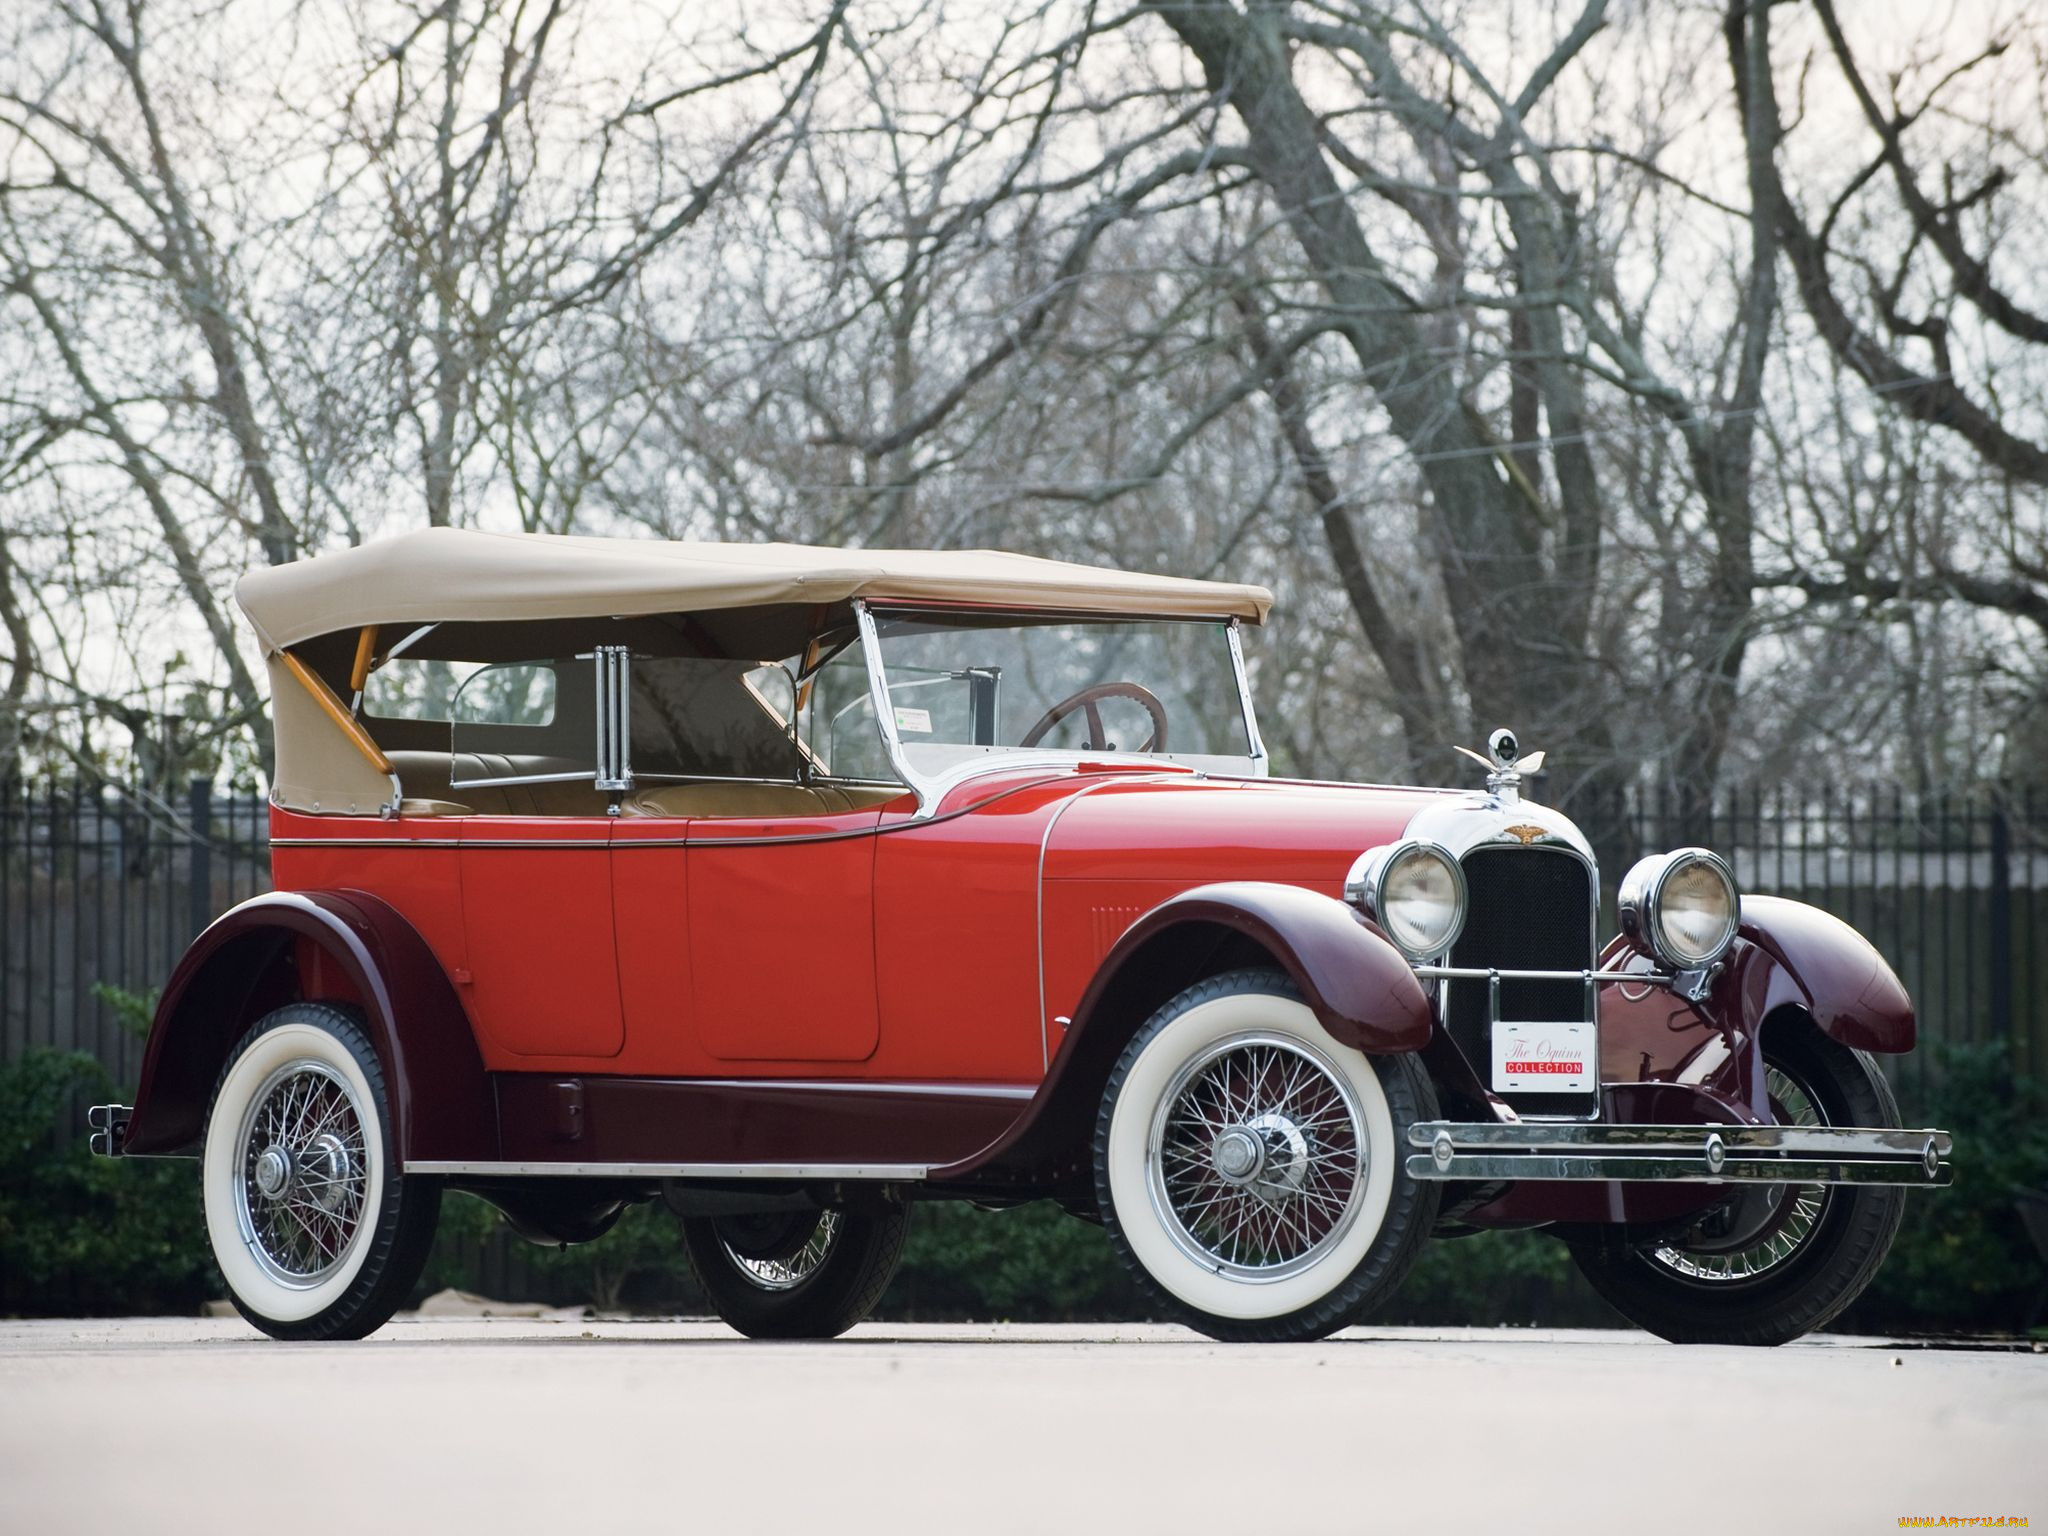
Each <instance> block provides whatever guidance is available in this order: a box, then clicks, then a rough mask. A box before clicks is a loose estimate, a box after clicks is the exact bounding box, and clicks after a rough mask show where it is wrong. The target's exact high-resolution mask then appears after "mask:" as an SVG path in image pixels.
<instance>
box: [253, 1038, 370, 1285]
mask: <svg viewBox="0 0 2048 1536" xmlns="http://www.w3.org/2000/svg"><path fill="white" fill-rule="evenodd" d="M238 1145H239V1146H240V1148H241V1155H240V1158H239V1159H238V1162H239V1166H240V1168H241V1170H242V1175H241V1177H240V1178H239V1179H238V1180H236V1189H235V1218H236V1222H237V1224H238V1225H239V1227H240V1228H241V1236H242V1242H243V1244H244V1246H246V1247H247V1248H248V1250H249V1253H250V1255H251V1257H253V1258H254V1259H255V1260H256V1262H257V1264H259V1265H260V1266H261V1267H262V1269H263V1270H264V1272H265V1273H266V1274H267V1275H269V1276H270V1278H271V1279H273V1280H275V1281H276V1282H277V1283H278V1284H280V1285H285V1286H289V1287H291V1288H292V1289H294V1290H310V1289H311V1288H312V1287H314V1286H316V1285H318V1284H320V1283H321V1282H322V1281H323V1280H325V1279H327V1277H328V1276H329V1275H331V1274H333V1273H334V1271H335V1270H336V1269H337V1268H339V1267H340V1265H341V1263H342V1261H343V1260H344V1259H345V1258H347V1256H348V1255H349V1253H350V1252H351V1250H352V1249H353V1248H354V1247H355V1244H356V1242H357V1241H358V1240H359V1239H360V1237H361V1235H362V1227H363V1216H364V1211H365V1206H366V1203H367V1201H368V1198H369V1183H370V1180H369V1161H368V1156H367V1152H366V1149H365V1144H364V1134H363V1115H362V1111H361V1107H360V1106H359V1105H358V1104H357V1103H356V1099H355V1093H354V1090H353V1089H351V1088H350V1086H349V1085H348V1083H347V1082H346V1081H345V1080H344V1079H343V1078H342V1077H341V1075H340V1074H339V1073H337V1072H336V1071H334V1069H333V1068H331V1067H329V1066H328V1065H327V1064H326V1063H324V1062H319V1061H312V1060H304V1061H294V1062H288V1063H286V1064H285V1065H284V1066H282V1067H280V1068H278V1069H277V1070H276V1071H275V1072H273V1073H271V1074H270V1076H269V1077H268V1078H266V1079H265V1080H264V1082H263V1084H262V1086H261V1087H259V1088H258V1089H257V1090H256V1092H255V1094H254V1095H253V1096H252V1097H251V1099H250V1101H249V1110H248V1113H247V1114H245V1115H244V1116H243V1117H242V1128H241V1137H240V1141H239V1143H238Z"/></svg>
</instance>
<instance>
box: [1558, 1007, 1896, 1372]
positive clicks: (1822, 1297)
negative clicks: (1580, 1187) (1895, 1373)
mask: <svg viewBox="0 0 2048 1536" xmlns="http://www.w3.org/2000/svg"><path fill="white" fill-rule="evenodd" d="M1764 1076H1765V1084H1766V1089H1767V1091H1768V1093H1769V1096H1770V1102H1771V1112H1772V1116H1773V1118H1774V1119H1775V1120H1776V1121H1777V1123H1778V1124H1780V1125H1862V1126H1876V1127H1890V1128H1896V1127H1897V1126H1898V1125H1899V1106H1898V1102H1897V1101H1896V1100H1895V1099H1894V1098H1893V1097H1892V1091H1891V1087H1890V1085H1889V1084H1887V1083H1886V1082H1885V1080H1884V1077H1883V1075H1882V1074H1881V1073H1880V1072H1879V1071H1878V1069H1877V1066H1876V1064H1875V1063H1874V1062H1872V1061H1871V1059H1870V1057H1869V1056H1868V1055H1867V1054H1865V1053H1864V1052H1862V1051H1854V1050H1850V1049H1849V1048H1848V1047H1847V1046H1844V1045H1839V1044H1837V1043H1836V1042H1834V1041H1833V1040H1830V1039H1828V1038H1827V1037H1826V1036H1825V1035H1823V1034H1821V1033H1820V1031H1819V1030H1817V1029H1815V1028H1814V1027H1813V1026H1812V1025H1811V1024H1809V1023H1806V1022H1805V1021H1804V1020H1800V1021H1796V1022H1795V1021H1784V1022H1782V1023H1780V1024H1779V1025H1777V1026H1776V1027H1775V1028H1774V1030H1773V1031H1771V1032H1767V1033H1766V1034H1765V1036H1764ZM1905 1203H1906V1192H1905V1191H1904V1190H1903V1189H1898V1188H1895V1187H1893V1186H1891V1185H1878V1184H1765V1185H1740V1186H1737V1187H1736V1189H1735V1191H1734V1192H1733V1193H1731V1194H1730V1195H1729V1196H1728V1198H1727V1199H1726V1200H1724V1201H1722V1202H1721V1203H1720V1204H1718V1205H1716V1206H1714V1207H1712V1208H1711V1209H1709V1210H1708V1211H1706V1212H1704V1213H1703V1214H1702V1215H1700V1216H1699V1217H1697V1218H1696V1219H1694V1221H1693V1222H1692V1223H1691V1225H1689V1226H1688V1227H1687V1228H1685V1229H1684V1230H1683V1231H1679V1232H1666V1233H1660V1234H1658V1235H1656V1236H1654V1237H1649V1238H1645V1237H1642V1236H1640V1235H1638V1234H1634V1233H1629V1232H1626V1231H1620V1230H1612V1229H1610V1230H1602V1229H1600V1228H1591V1229H1581V1231H1580V1233H1578V1234H1576V1235H1574V1236H1572V1237H1569V1238H1567V1241H1568V1242H1569V1243H1570V1244H1571V1249H1572V1258H1573V1260H1574V1261H1575V1262H1576V1263H1577V1264H1578V1266H1579V1270H1580V1272H1581V1273H1582V1274H1584V1275H1585V1277H1586V1279H1587V1281H1588V1282H1589V1283H1590V1284H1591V1285H1592V1287H1593V1289H1594V1290H1596V1291H1598V1292H1599V1293H1600V1295H1601V1296H1602V1297H1603V1298H1605V1300H1606V1301H1607V1302H1608V1304H1609V1305H1611V1306H1612V1307H1613V1308H1614V1309H1615V1310H1616V1311H1617V1312H1619V1313H1621V1314H1622V1316H1624V1317H1626V1318H1627V1319H1628V1320H1629V1321H1630V1322H1632V1323H1634V1324H1636V1325H1637V1326H1638V1327H1640V1328H1646V1329H1648V1330H1649V1331H1650V1332H1651V1333H1654V1334H1656V1335H1657V1336H1658V1337H1660V1338H1665V1339H1669V1340H1670V1341H1671V1342H1672V1343H1674V1344H1762V1345H1770V1344H1786V1343H1789V1342H1791V1341H1792V1340H1793V1339H1796V1338H1798V1337H1800V1335H1802V1334H1806V1333H1811V1332H1812V1331H1813V1330H1814V1329H1816V1328H1820V1327H1823V1326H1825V1325H1826V1324H1827V1323H1828V1322H1830V1321H1832V1320H1833V1319H1834V1318H1835V1317H1836V1316H1837V1315H1838V1314H1839V1313H1840V1312H1841V1311H1842V1309H1843V1308H1844V1307H1846V1306H1848V1305H1849V1303H1850V1302H1852V1301H1854V1300H1855V1299H1856V1298H1857V1297H1858V1296H1859V1295H1861V1294H1862V1292H1863V1288H1864V1287H1865V1286H1867V1285H1868V1284H1870V1281H1871V1278H1872V1277H1873V1276H1874V1275H1875V1274H1876V1273H1877V1269H1878V1266H1879V1265H1880V1264H1882V1263H1883V1262H1884V1258H1885V1255H1886V1254H1887V1253H1889V1252H1890V1251H1891V1245H1892V1239H1893V1237H1894V1236H1896V1235H1897V1233H1898V1230H1899V1217H1900V1216H1901V1214H1902V1213H1903V1212H1904V1210H1905Z"/></svg>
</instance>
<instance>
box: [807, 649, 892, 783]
mask: <svg viewBox="0 0 2048 1536" xmlns="http://www.w3.org/2000/svg"><path fill="white" fill-rule="evenodd" d="M911 723H912V724H913V725H914V724H915V723H916V720H915V717H914V716H913V717H912V720H911ZM802 728H803V739H804V744H805V745H806V746H807V747H809V749H810V752H811V755H812V757H813V758H814V759H815V760H816V761H817V762H818V764H819V765H820V768H821V771H823V772H825V773H827V774H830V775H831V776H832V777H833V778H835V779H867V780H873V781H878V782H882V783H888V784H893V783H895V782H897V775H896V770H895V768H894V766H893V765H891V763H890V762H889V753H888V749H887V748H886V747H884V746H883V744H882V732H881V727H880V725H879V723H878V722H877V721H876V719H875V704H874V697H873V695H872V693H871V692H870V691H869V688H868V668H867V662H866V661H865V659H864V658H863V657H862V655H861V650H860V647H859V646H858V645H854V646H849V647H847V649H845V650H843V651H841V652H840V653H839V654H838V655H837V656H835V657H833V658H832V659H831V660H830V661H828V662H826V663H825V665H824V666H822V667H820V668H819V669H818V670H817V671H816V672H815V673H813V674H812V675H811V679H810V689H809V694H808V697H807V698H806V701H805V704H804V710H803V719H802Z"/></svg>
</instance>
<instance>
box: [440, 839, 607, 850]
mask: <svg viewBox="0 0 2048 1536" xmlns="http://www.w3.org/2000/svg"><path fill="white" fill-rule="evenodd" d="M460 846H461V847H462V848H463V849H464V850H465V851H468V850H473V849H486V850H488V849H494V848H609V847H611V841H610V839H608V838H602V837H465V838H463V839H461V842H460Z"/></svg>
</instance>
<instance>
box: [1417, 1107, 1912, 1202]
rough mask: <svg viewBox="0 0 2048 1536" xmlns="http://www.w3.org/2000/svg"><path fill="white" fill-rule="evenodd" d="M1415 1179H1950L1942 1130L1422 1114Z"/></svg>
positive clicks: (1845, 1181) (1876, 1181)
mask: <svg viewBox="0 0 2048 1536" xmlns="http://www.w3.org/2000/svg"><path fill="white" fill-rule="evenodd" d="M1408 1143H1409V1145H1410V1146H1412V1147H1415V1148H1417V1149H1419V1150H1417V1151H1415V1152H1412V1153H1410V1154H1409V1157H1408V1176H1409V1177H1410V1178H1412V1179H1479V1180H1484V1181H1493V1180H1499V1179H1548V1180H1567V1181H1574V1182H1597V1181H1602V1180H1609V1179H1630V1180H1637V1179H1655V1180H1664V1181H1671V1180H1676V1181H1678V1182H1680V1183H1690V1184H1787V1183H1799V1184H1906V1185H1913V1186H1916V1187H1919V1188H1937V1187H1939V1186H1941V1185H1945V1184H1947V1183H1949V1182H1951V1179H1952V1174H1951V1171H1950V1169H1949V1166H1948V1162H1947V1158H1948V1155H1949V1152H1950V1151H1951V1149H1952V1146H1953V1142H1952V1139H1951V1138H1950V1136H1949V1134H1948V1132H1946V1131H1892V1130H1872V1129H1865V1128H1860V1127H1849V1126H1781V1125H1585V1124H1577V1123H1570V1124H1566V1123H1553V1122H1545V1121H1533V1122H1532V1121H1524V1122H1522V1123H1520V1124H1516V1125H1498V1124H1486V1123H1480V1122H1472V1123H1459V1122H1455V1121H1449V1120H1428V1121H1421V1122H1418V1123H1417V1124H1415V1125H1411V1126H1410V1127H1409V1128H1408Z"/></svg>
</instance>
